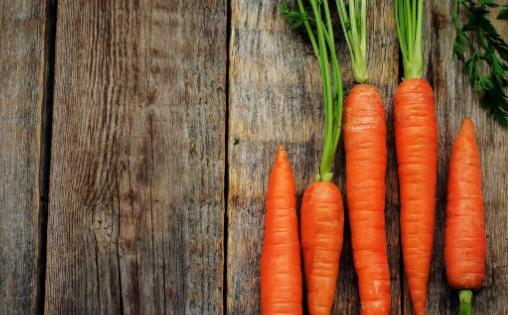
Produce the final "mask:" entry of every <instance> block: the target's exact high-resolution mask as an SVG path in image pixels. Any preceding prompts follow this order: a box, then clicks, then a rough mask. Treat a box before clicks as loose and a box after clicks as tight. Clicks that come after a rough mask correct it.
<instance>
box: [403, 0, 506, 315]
mask: <svg viewBox="0 0 508 315" xmlns="http://www.w3.org/2000/svg"><path fill="white" fill-rule="evenodd" d="M452 10H453V3H450V2H446V1H428V2H427V3H426V13H425V15H426V17H425V22H424V23H425V31H424V43H425V60H426V65H427V66H426V71H425V72H426V78H427V79H428V80H429V82H430V83H431V85H432V86H433V88H434V93H435V99H436V108H437V119H438V132H439V152H438V154H439V164H438V186H437V196H436V198H437V199H436V200H437V202H436V226H435V237H434V252H433V260H432V265H431V276H430V281H429V295H428V299H427V311H428V314H457V310H458V296H457V294H456V292H454V291H453V290H452V289H451V288H450V287H449V286H448V284H447V281H446V269H445V265H444V227H445V217H446V212H445V206H446V192H447V180H448V178H447V175H448V162H449V158H450V152H451V147H452V145H453V142H454V141H455V138H456V136H457V134H458V132H459V129H460V127H461V125H462V120H463V119H464V118H465V117H467V116H470V117H471V118H472V119H473V121H474V123H475V128H476V140H477V143H478V147H479V150H480V154H481V162H482V178H483V196H484V206H485V228H486V233H487V262H486V277H485V283H484V288H483V289H481V290H480V291H479V292H478V293H477V294H475V296H474V299H473V303H474V310H473V311H474V313H475V314H495V315H505V314H507V312H508V302H507V301H508V300H507V299H506V298H505V297H506V292H508V276H507V273H506V271H507V266H508V255H507V253H508V213H507V211H506V209H508V193H507V187H508V155H506V147H507V145H508V133H507V131H506V130H505V129H502V128H501V127H500V126H498V125H497V124H496V123H495V122H494V120H492V119H491V118H490V116H489V115H488V113H487V112H486V111H484V110H482V109H481V108H480V106H479V101H478V98H477V96H476V95H475V93H474V92H473V89H472V87H471V85H470V84H469V82H468V80H467V78H466V77H465V75H464V69H463V65H462V64H461V63H459V62H458V61H457V60H456V59H455V58H454V57H453V55H452V45H453V39H454V37H455V26H454V23H453V21H452ZM503 23H506V22H500V23H498V24H497V26H498V30H499V31H500V32H501V33H502V35H503V37H504V38H505V39H508V27H506V24H503ZM405 288H406V289H407V287H405ZM404 291H405V293H404V310H405V314H412V306H411V305H410V301H409V295H408V292H407V290H404Z"/></svg>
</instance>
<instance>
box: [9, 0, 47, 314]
mask: <svg viewBox="0 0 508 315" xmlns="http://www.w3.org/2000/svg"><path fill="white" fill-rule="evenodd" d="M46 9H47V8H46V1H35V0H34V1H16V0H7V1H2V2H1V4H0V43H1V44H0V73H1V76H0V143H1V146H0V177H1V178H2V184H1V185H0V301H1V303H0V314H30V313H32V314H35V313H36V312H37V311H38V306H39V305H38V299H39V298H40V294H41V284H40V282H41V281H40V279H39V275H40V272H42V270H41V266H42V264H41V261H42V259H43V257H41V252H42V251H41V248H42V246H41V237H43V235H41V213H40V209H41V196H40V194H41V186H40V181H39V174H40V172H41V169H40V167H41V160H42V156H41V143H40V141H41V121H42V111H43V100H44V77H45V76H44V73H45V67H46V61H45V53H46V50H45V47H46V46H45V42H46V41H45V32H46V18H47V11H46ZM43 221H44V220H42V222H43Z"/></svg>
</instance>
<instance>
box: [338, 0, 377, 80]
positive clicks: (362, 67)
mask: <svg viewBox="0 0 508 315" xmlns="http://www.w3.org/2000/svg"><path fill="white" fill-rule="evenodd" d="M336 2H337V10H338V11H339V17H340V24H341V25H342V30H343V31H344V37H345V38H346V43H347V47H348V49H349V53H350V55H351V70H352V72H353V80H354V81H355V82H357V83H367V82H368V81H369V75H368V73H367V30H366V29H367V7H366V5H365V2H366V1H365V0H349V4H348V8H347V10H346V5H345V4H344V2H346V1H342V0H336Z"/></svg>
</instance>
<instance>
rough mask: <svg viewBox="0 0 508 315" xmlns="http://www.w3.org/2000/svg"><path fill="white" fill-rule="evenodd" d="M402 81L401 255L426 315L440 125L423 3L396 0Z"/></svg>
mask: <svg viewBox="0 0 508 315" xmlns="http://www.w3.org/2000/svg"><path fill="white" fill-rule="evenodd" d="M395 15H396V20H397V32H398V35H399V42H400V48H401V52H402V59H403V65H404V81H403V82H402V83H401V84H400V85H399V87H398V89H397V92H396V94H395V142H396V143H395V145H396V150H397V161H398V168H399V186H400V204H401V214H400V225H401V240H402V255H403V261H404V268H405V273H406V278H407V282H408V285H409V293H410V295H411V301H412V302H413V308H414V310H415V313H416V314H418V315H423V314H425V312H426V311H425V310H426V299H427V283H428V279H429V271H430V261H431V257H432V242H433V235H434V207H435V192H436V172H437V126H436V113H435V105H434V96H433V93H432V88H431V86H430V85H429V83H428V82H427V81H426V80H424V79H422V76H423V47H422V22H423V0H396V1H395Z"/></svg>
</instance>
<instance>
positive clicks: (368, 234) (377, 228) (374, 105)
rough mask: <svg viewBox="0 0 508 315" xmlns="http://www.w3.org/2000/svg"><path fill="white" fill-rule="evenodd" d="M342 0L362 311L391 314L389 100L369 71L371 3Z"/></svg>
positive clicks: (349, 185) (349, 188)
mask: <svg viewBox="0 0 508 315" xmlns="http://www.w3.org/2000/svg"><path fill="white" fill-rule="evenodd" d="M345 2H346V1H337V9H338V11H339V18H340V22H341V25H342V30H343V32H344V38H345V39H346V43H347V47H348V49H349V54H350V56H351V72H352V74H353V80H354V82H355V83H357V85H355V86H354V87H353V88H352V89H351V91H350V92H349V95H348V97H347V99H346V104H345V107H344V147H345V149H346V192H347V202H348V210H349V224H350V226H351V242H352V245H353V260H354V264H355V269H356V273H357V275H358V286H359V292H360V302H361V313H362V314H363V315H374V314H375V315H381V314H386V315H388V314H390V302H391V300H390V271H389V267H388V257H387V255H386V231H385V213H384V210H385V172H386V125H385V111H384V106H383V100H382V99H381V95H380V94H379V91H378V90H377V88H376V87H375V86H373V85H371V84H368V82H369V74H368V71H367V45H366V42H367V8H366V2H365V1H360V2H357V3H356V5H352V4H353V3H351V2H350V5H351V6H350V7H349V8H346V5H345Z"/></svg>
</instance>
